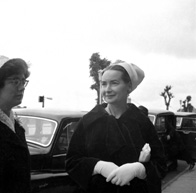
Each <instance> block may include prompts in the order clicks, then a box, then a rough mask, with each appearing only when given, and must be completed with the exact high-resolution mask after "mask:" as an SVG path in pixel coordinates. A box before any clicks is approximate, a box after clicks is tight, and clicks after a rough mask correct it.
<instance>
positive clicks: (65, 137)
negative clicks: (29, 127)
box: [55, 118, 79, 154]
mask: <svg viewBox="0 0 196 193" xmlns="http://www.w3.org/2000/svg"><path fill="white" fill-rule="evenodd" d="M78 120H79V118H78V119H71V120H69V121H68V120H66V124H65V125H64V126H63V128H62V129H61V131H60V135H59V137H58V140H57V144H56V148H55V154H62V153H66V152H67V148H68V145H69V143H70V140H71V137H72V135H73V133H74V131H75V128H76V125H77V123H78Z"/></svg>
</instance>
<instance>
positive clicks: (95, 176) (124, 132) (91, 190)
mask: <svg viewBox="0 0 196 193" xmlns="http://www.w3.org/2000/svg"><path fill="white" fill-rule="evenodd" d="M143 78H144V72H143V71H142V70H141V69H140V68H139V67H137V66H136V65H134V64H130V63H126V62H120V63H114V64H111V65H110V66H109V67H107V68H106V69H105V70H103V73H102V80H101V93H102V96H103V98H104V101H106V102H107V103H105V104H101V105H97V106H96V107H95V108H93V109H92V110H91V111H90V112H89V113H87V114H86V115H84V117H83V118H82V119H81V120H80V121H79V123H78V126H77V128H76V130H75V132H74V134H73V136H72V139H71V142H70V145H69V149H68V153H67V156H66V170H67V172H68V173H69V175H70V177H71V178H72V179H73V180H74V181H75V182H76V183H77V184H78V185H79V187H80V188H81V189H82V191H84V192H87V193H160V192H161V178H162V177H163V176H164V175H165V172H166V170H167V167H166V162H165V156H164V153H163V147H162V145H161V143H160V141H159V139H158V136H157V134H156V131H155V128H154V126H153V124H152V123H151V122H150V120H149V119H148V118H147V117H146V116H145V115H143V114H142V113H141V112H140V110H139V109H138V108H137V107H136V106H135V105H134V104H128V103H127V97H128V95H129V94H130V93H131V92H132V91H133V90H135V89H136V87H137V86H138V85H139V84H140V83H141V82H142V80H143ZM82 191H81V192H82Z"/></svg>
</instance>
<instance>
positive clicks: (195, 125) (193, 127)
mask: <svg viewBox="0 0 196 193" xmlns="http://www.w3.org/2000/svg"><path fill="white" fill-rule="evenodd" d="M181 119H182V121H181V125H180V128H179V129H180V130H185V131H194V132H196V118H190V117H183V118H181Z"/></svg>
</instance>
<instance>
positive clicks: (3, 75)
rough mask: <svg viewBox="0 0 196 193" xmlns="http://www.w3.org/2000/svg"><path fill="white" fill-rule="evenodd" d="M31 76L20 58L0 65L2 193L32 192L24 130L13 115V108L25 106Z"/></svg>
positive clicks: (0, 188) (0, 173)
mask: <svg viewBox="0 0 196 193" xmlns="http://www.w3.org/2000/svg"><path fill="white" fill-rule="evenodd" d="M29 75H30V73H29V71H28V65H27V63H26V62H25V61H24V60H22V59H20V58H15V59H10V60H8V61H5V62H4V63H1V65H0V129H1V135H0V192H10V193H20V192H23V193H28V192H30V157H29V150H28V148H27V143H26V139H25V130H24V128H23V127H22V126H21V125H20V124H19V123H18V121H17V120H15V119H14V115H13V112H12V108H13V107H15V106H17V105H19V104H21V102H22V99H23V94H24V90H25V87H26V85H27V83H28V80H26V79H27V78H28V77H29Z"/></svg>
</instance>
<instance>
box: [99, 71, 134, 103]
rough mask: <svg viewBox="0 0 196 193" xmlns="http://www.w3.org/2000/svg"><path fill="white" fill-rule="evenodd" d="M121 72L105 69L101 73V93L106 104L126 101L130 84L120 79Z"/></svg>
mask: <svg viewBox="0 0 196 193" xmlns="http://www.w3.org/2000/svg"><path fill="white" fill-rule="evenodd" d="M122 74H123V73H122V72H120V71H117V70H107V71H105V72H104V74H103V75H102V82H101V94H102V96H103V98H104V100H105V101H106V102H107V103H108V104H120V103H122V102H127V97H128V94H129V93H130V91H131V84H130V83H125V82H124V81H123V80H122Z"/></svg>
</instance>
